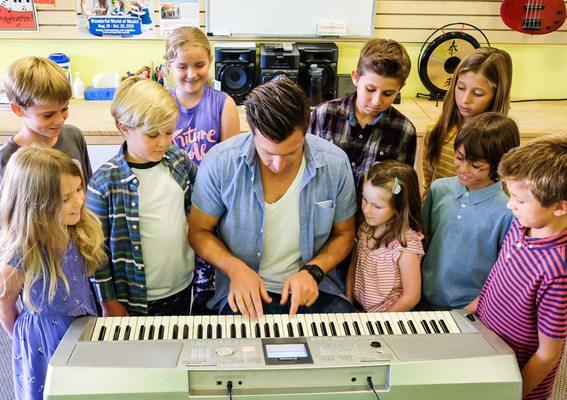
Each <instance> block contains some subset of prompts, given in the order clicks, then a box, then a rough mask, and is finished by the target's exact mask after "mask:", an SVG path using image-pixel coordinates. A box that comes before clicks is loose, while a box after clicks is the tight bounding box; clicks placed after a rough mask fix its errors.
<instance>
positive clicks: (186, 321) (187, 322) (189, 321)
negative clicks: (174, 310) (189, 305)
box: [177, 315, 194, 340]
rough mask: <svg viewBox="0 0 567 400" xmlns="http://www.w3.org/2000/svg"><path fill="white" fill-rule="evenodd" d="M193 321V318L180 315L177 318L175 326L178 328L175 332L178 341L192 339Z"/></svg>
mask: <svg viewBox="0 0 567 400" xmlns="http://www.w3.org/2000/svg"><path fill="white" fill-rule="evenodd" d="M193 321H194V318H193V316H186V315H181V316H179V317H178V318H177V326H179V328H178V332H177V338H178V339H180V340H189V339H193V325H194V323H193ZM186 327H187V328H186ZM185 333H187V335H185Z"/></svg>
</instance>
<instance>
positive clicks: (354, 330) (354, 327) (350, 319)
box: [343, 314, 363, 336]
mask: <svg viewBox="0 0 567 400" xmlns="http://www.w3.org/2000/svg"><path fill="white" fill-rule="evenodd" d="M343 319H344V320H345V323H346V324H347V326H348V329H349V331H350V334H351V335H352V336H362V335H363V333H362V331H361V330H360V325H359V323H358V321H357V319H358V317H357V315H356V314H343Z"/></svg>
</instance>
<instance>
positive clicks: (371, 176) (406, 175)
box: [361, 160, 423, 249]
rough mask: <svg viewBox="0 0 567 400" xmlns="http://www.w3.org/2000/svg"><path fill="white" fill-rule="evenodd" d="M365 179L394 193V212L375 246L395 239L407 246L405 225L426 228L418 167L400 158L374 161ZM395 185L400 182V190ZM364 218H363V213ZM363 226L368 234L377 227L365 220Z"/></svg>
mask: <svg viewBox="0 0 567 400" xmlns="http://www.w3.org/2000/svg"><path fill="white" fill-rule="evenodd" d="M366 182H368V183H370V185H372V186H374V187H379V188H382V189H384V190H387V191H389V192H391V193H392V197H391V199H390V206H391V207H392V210H394V215H393V217H392V219H391V220H390V221H389V222H388V223H387V227H386V229H385V231H384V234H383V235H382V236H381V237H380V238H376V243H375V245H374V249H377V248H379V247H380V245H381V244H382V243H384V244H385V245H386V246H387V245H388V244H390V242H392V241H393V240H396V239H397V240H398V242H400V244H401V245H402V247H406V246H407V242H406V238H405V237H404V233H405V230H406V228H407V227H408V226H409V227H410V228H411V229H413V230H414V231H415V232H421V231H422V230H423V220H422V218H421V196H420V194H419V183H418V179H417V174H416V172H415V170H414V169H413V168H412V167H411V166H409V165H408V164H406V163H404V162H401V161H397V160H384V161H383V162H375V163H374V164H372V166H371V167H370V170H368V173H367V174H366V176H365V179H364V183H365V184H366ZM396 185H398V187H397V189H398V190H395V189H394V187H395V186H396ZM395 192H397V193H395ZM361 214H362V213H361ZM361 219H363V217H362V215H361ZM362 227H363V230H364V231H365V233H367V234H373V233H374V228H373V227H371V226H369V225H367V224H366V223H363V224H362Z"/></svg>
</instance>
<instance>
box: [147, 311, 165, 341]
mask: <svg viewBox="0 0 567 400" xmlns="http://www.w3.org/2000/svg"><path fill="white" fill-rule="evenodd" d="M162 318H166V317H162V316H160V315H156V316H155V317H154V322H153V326H154V330H153V336H152V338H151V339H150V340H159V327H160V326H161V320H162ZM148 339H149V338H148Z"/></svg>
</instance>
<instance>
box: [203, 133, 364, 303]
mask: <svg viewBox="0 0 567 400" xmlns="http://www.w3.org/2000/svg"><path fill="white" fill-rule="evenodd" d="M304 152H305V157H306V161H307V166H306V169H305V174H304V176H303V180H302V182H301V188H300V194H299V212H300V216H299V218H300V245H301V252H302V261H303V263H307V262H309V261H310V260H312V259H313V258H314V257H315V255H316V254H317V253H318V252H319V250H320V249H321V247H323V245H324V244H325V243H326V242H327V240H328V239H329V236H330V234H331V230H332V226H333V223H334V222H341V221H344V220H346V219H348V218H350V217H351V216H352V215H354V213H355V212H356V203H355V201H356V200H355V190H354V181H353V177H352V172H351V168H350V165H349V161H348V158H347V156H346V154H345V152H344V151H342V150H341V149H339V148H338V147H337V146H335V145H333V144H331V143H329V142H327V141H326V140H324V139H321V138H319V137H317V136H315V135H306V136H305V145H304ZM258 162H259V159H258V156H257V154H256V148H255V146H254V140H253V136H252V134H251V133H243V134H240V135H238V136H235V137H233V138H231V139H229V140H227V141H224V142H221V143H219V144H217V145H216V146H214V147H213V148H212V149H211V150H210V151H209V152H208V153H207V156H206V157H205V158H204V159H203V161H202V162H201V165H200V166H199V171H198V173H197V179H196V182H195V187H194V190H193V195H192V204H193V205H195V207H197V208H198V209H199V210H200V211H202V212H204V213H205V214H208V215H211V216H213V217H216V218H219V224H218V234H219V237H220V239H221V240H222V241H223V243H224V244H225V245H226V246H227V247H228V249H229V250H230V251H231V252H232V254H234V256H236V257H238V258H239V259H241V260H242V261H243V262H245V263H246V264H247V265H248V266H250V267H251V268H252V269H253V270H254V271H256V272H258V269H259V267H260V260H261V259H262V253H263V251H264V246H263V238H262V233H263V228H264V191H263V187H262V177H261V175H260V166H259V163H258ZM335 282H336V275H335V271H334V270H333V271H331V272H330V273H329V274H327V276H326V277H325V278H324V279H323V281H321V283H320V285H319V289H320V290H322V291H324V292H327V293H331V294H335V295H342V293H341V291H340V290H339V288H338V287H337V285H336V283H335ZM229 288H230V281H229V279H228V277H227V276H226V275H225V274H224V273H223V272H222V271H221V270H220V269H217V271H216V292H215V296H214V297H213V299H212V300H211V301H210V302H209V307H215V308H216V307H217V306H220V307H223V306H224V305H225V304H226V302H227V296H228V292H229Z"/></svg>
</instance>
